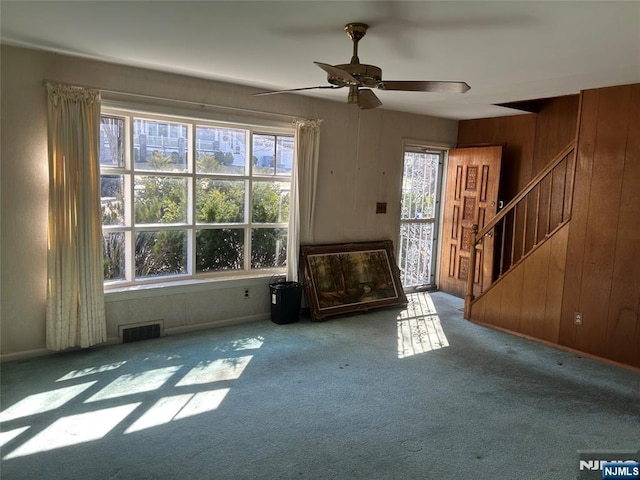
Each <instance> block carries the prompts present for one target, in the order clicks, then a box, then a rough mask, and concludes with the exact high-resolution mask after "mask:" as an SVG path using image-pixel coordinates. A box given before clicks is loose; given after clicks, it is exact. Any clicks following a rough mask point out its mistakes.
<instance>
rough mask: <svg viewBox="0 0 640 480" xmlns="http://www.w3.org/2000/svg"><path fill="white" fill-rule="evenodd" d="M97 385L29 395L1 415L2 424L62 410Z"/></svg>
mask: <svg viewBox="0 0 640 480" xmlns="http://www.w3.org/2000/svg"><path fill="white" fill-rule="evenodd" d="M95 383H97V382H87V383H81V384H79V385H73V386H71V387H64V388H58V389H56V390H49V391H48V392H42V393H35V394H33V395H29V396H28V397H25V398H23V399H22V400H20V401H19V402H18V403H16V404H14V405H12V406H10V407H9V408H7V409H6V410H4V411H3V412H2V413H0V422H8V421H9V420H15V419H16V418H23V417H28V416H30V415H36V414H38V413H43V412H48V411H50V410H55V409H56V408H60V407H61V406H63V405H64V404H65V403H67V402H69V401H70V400H72V399H73V398H75V397H77V396H78V395H80V394H81V393H82V392H84V391H85V390H86V389H87V388H89V387H90V386H92V385H94V384H95Z"/></svg>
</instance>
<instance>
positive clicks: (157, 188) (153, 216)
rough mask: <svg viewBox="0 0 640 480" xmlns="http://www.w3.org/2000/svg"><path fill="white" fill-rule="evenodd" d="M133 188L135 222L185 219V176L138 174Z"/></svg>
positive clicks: (179, 220) (174, 221)
mask: <svg viewBox="0 0 640 480" xmlns="http://www.w3.org/2000/svg"><path fill="white" fill-rule="evenodd" d="M134 189H135V222H136V224H150V223H185V222H186V221H187V179H186V178H180V177H160V176H155V175H139V176H136V177H135V184H134Z"/></svg>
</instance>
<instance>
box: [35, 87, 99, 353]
mask: <svg viewBox="0 0 640 480" xmlns="http://www.w3.org/2000/svg"><path fill="white" fill-rule="evenodd" d="M47 90H48V103H47V114H48V137H49V224H48V250H47V262H48V275H47V322H46V325H47V329H46V331H47V348H49V349H50V350H63V349H65V348H69V347H75V346H81V347H89V346H91V345H95V344H97V343H102V342H104V341H106V339H107V329H106V321H105V313H104V293H103V267H102V262H103V257H102V226H101V223H102V213H101V208H100V164H99V158H98V154H99V144H100V141H99V140H100V92H98V91H95V90H86V89H81V88H76V87H70V86H64V85H50V84H49V85H47Z"/></svg>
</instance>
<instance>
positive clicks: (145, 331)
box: [121, 323, 161, 343]
mask: <svg viewBox="0 0 640 480" xmlns="http://www.w3.org/2000/svg"><path fill="white" fill-rule="evenodd" d="M121 331H122V334H121V336H122V343H130V342H139V341H140V340H149V339H150V338H160V335H161V328H160V324H159V323H150V324H147V325H140V326H135V327H134V326H132V327H123V328H122V330H121Z"/></svg>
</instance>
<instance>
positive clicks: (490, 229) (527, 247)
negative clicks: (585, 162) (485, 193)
mask: <svg viewBox="0 0 640 480" xmlns="http://www.w3.org/2000/svg"><path fill="white" fill-rule="evenodd" d="M575 159H576V142H575V140H574V141H572V142H571V143H569V144H568V145H567V146H566V147H565V148H564V149H563V150H562V151H561V152H560V153H558V154H557V155H556V156H555V157H554V158H553V160H551V162H549V163H548V164H547V166H546V167H545V168H544V169H542V171H540V173H538V174H537V175H536V176H535V177H534V178H533V179H532V180H531V181H530V182H529V183H528V184H527V186H526V187H524V188H523V189H522V190H521V191H520V192H519V193H518V194H517V195H516V196H515V197H514V198H513V199H512V200H511V201H510V202H509V203H508V204H507V205H505V207H504V208H503V209H502V210H500V211H499V212H498V213H497V214H496V215H495V216H494V217H493V218H492V219H491V220H490V221H489V222H487V223H486V224H485V225H484V226H483V227H482V228H481V229H479V227H478V225H477V224H474V225H473V226H472V229H471V238H470V240H471V243H470V244H471V245H473V252H474V254H473V255H470V256H469V263H470V264H469V275H468V276H467V289H466V295H465V302H464V318H466V319H469V318H470V317H471V305H472V302H473V301H474V300H475V298H476V295H475V294H474V288H475V287H474V284H476V283H477V284H479V293H478V295H481V294H482V293H484V292H486V291H487V290H488V289H489V288H490V287H491V285H493V284H494V283H495V281H494V280H498V279H499V278H500V277H502V276H503V275H504V274H506V273H507V272H508V271H509V270H510V269H512V268H513V267H515V266H516V265H517V264H518V263H520V262H521V261H522V260H524V259H525V258H526V257H527V256H528V255H529V254H530V253H531V252H533V250H535V248H536V247H538V246H539V245H541V244H542V242H544V240H545V239H546V238H548V237H549V236H551V235H552V234H553V233H554V232H555V231H556V230H557V229H559V228H560V227H562V226H563V225H564V224H565V223H566V222H568V221H569V220H570V219H571V206H572V200H573V183H574V177H575ZM489 236H494V237H495V239H496V240H498V245H499V248H496V253H497V255H498V257H497V261H495V264H494V265H495V267H497V275H496V276H495V277H496V278H495V279H494V278H490V279H482V268H480V270H479V271H478V272H476V256H477V252H476V248H477V247H478V245H480V243H481V242H482V240H483V239H484V237H489ZM477 277H478V278H477ZM486 281H488V285H487V286H486V288H485V285H484V283H485V282H486Z"/></svg>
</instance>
